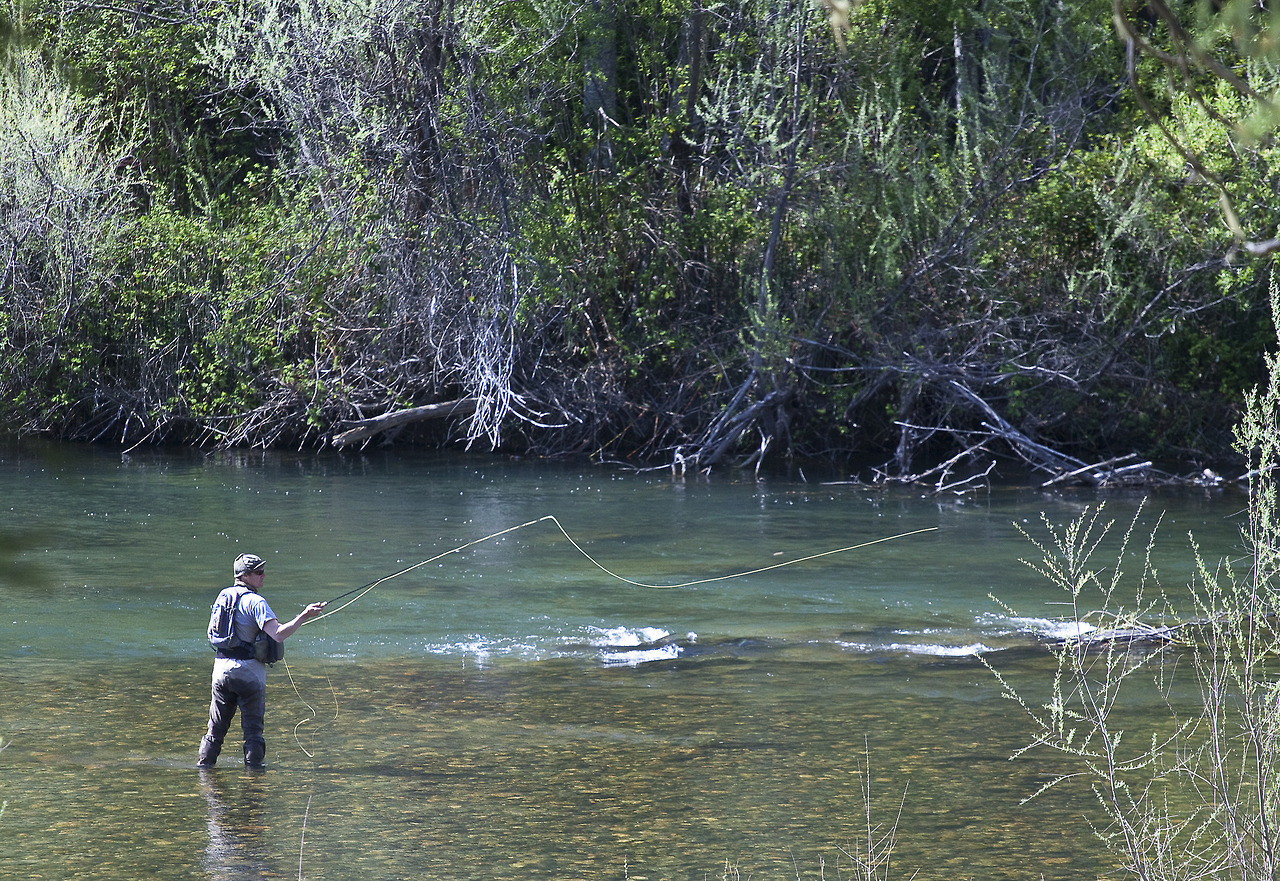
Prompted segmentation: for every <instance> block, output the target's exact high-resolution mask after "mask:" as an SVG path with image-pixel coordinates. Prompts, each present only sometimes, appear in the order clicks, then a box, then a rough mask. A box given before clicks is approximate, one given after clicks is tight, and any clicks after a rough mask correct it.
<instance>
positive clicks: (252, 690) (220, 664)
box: [197, 554, 325, 770]
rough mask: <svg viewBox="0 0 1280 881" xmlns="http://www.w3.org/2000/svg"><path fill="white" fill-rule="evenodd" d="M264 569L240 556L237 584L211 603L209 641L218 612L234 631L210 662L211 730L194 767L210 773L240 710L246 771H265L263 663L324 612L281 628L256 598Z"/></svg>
mask: <svg viewBox="0 0 1280 881" xmlns="http://www.w3.org/2000/svg"><path fill="white" fill-rule="evenodd" d="M266 569H267V564H266V562H265V561H264V560H263V559H262V558H261V557H259V556H256V555H254V554H241V555H240V556H238V557H236V560H235V563H234V564H233V566H232V572H233V573H234V574H235V577H236V581H235V584H233V585H231V586H230V587H227V588H224V589H223V590H222V592H221V593H219V594H218V599H217V601H216V602H215V603H214V606H213V613H214V614H213V616H211V621H210V627H209V633H210V642H211V643H212V642H213V640H214V635H215V629H216V627H215V624H216V622H215V621H214V620H213V619H215V618H216V617H217V615H218V611H219V609H220V608H224V609H227V610H229V612H230V614H229V616H228V621H227V623H229V624H231V626H232V627H233V628H234V639H232V640H230V641H229V643H228V640H225V639H224V640H222V642H221V643H220V644H222V647H221V648H215V650H216V652H217V655H216V658H217V659H216V660H215V661H214V662H213V701H212V702H211V703H210V704H209V729H208V731H207V732H206V733H205V735H204V739H203V740H201V741H200V757H199V760H198V762H199V763H198V765H197V767H200V768H212V767H213V766H214V765H215V764H217V761H218V753H220V752H221V751H222V739H223V738H224V737H226V734H227V729H228V728H230V727H231V718H232V716H234V715H235V712H236V708H237V707H238V708H239V710H240V728H241V730H242V731H243V732H244V764H245V767H246V768H252V769H255V770H256V769H261V768H265V767H266V758H267V742H266V739H265V738H264V737H263V734H262V729H263V720H264V717H265V716H266V711H267V663H270V662H271V661H274V660H276V659H277V658H279V657H281V654H282V649H281V648H280V644H281V643H283V642H284V641H285V640H286V639H288V638H289V637H290V636H292V635H293V634H294V633H295V632H296V631H297V630H298V628H299V627H301V626H302V624H303V622H305V621H309V620H310V619H312V618H314V617H315V616H317V615H319V614H320V611H321V610H322V609H323V608H324V607H325V604H324V603H312V604H311V605H309V606H307V607H306V608H305V609H303V610H302V611H301V612H300V613H298V616H297V617H296V618H294V619H293V620H292V621H290V622H289V623H287V624H281V623H280V622H279V621H277V620H276V613H275V612H273V611H271V606H270V605H268V604H267V601H266V600H265V599H263V598H262V596H261V595H260V593H259V592H260V591H261V590H262V581H263V579H264V578H265V577H266ZM268 637H269V641H268V640H267V638H268ZM255 646H256V648H257V651H256V652H255Z"/></svg>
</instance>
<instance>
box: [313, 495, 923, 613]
mask: <svg viewBox="0 0 1280 881" xmlns="http://www.w3.org/2000/svg"><path fill="white" fill-rule="evenodd" d="M546 521H550V522H552V523H554V524H555V526H556V528H557V529H559V530H560V534H561V535H563V536H564V537H565V538H566V539H567V540H568V541H569V544H571V545H573V547H574V549H575V550H576V551H577V552H578V553H580V554H581V555H582V556H584V557H586V558H587V560H589V561H590V562H591V564H592V565H594V566H595V567H596V568H597V569H599V570H600V571H601V572H604V573H605V574H606V575H608V576H609V577H610V578H614V579H616V580H618V581H621V582H623V583H624V584H630V585H632V586H634V587H643V588H647V589H650V590H675V589H677V588H681V587H693V586H695V585H699V584H711V583H712V582H716V581H729V580H730V579H733V578H746V577H747V576H748V575H759V574H760V573H761V572H771V571H773V570H774V569H782V568H784V567H787V566H795V565H798V564H800V563H807V562H809V561H810V560H817V559H820V558H822V557H830V556H834V555H835V554H843V553H847V552H849V551H856V550H859V549H861V548H868V547H871V546H872V545H878V544H884V543H885V542H890V541H896V540H898V539H900V538H908V537H909V536H913V535H920V534H922V533H925V532H937V531H938V527H936V526H927V527H924V528H923V529H912V530H910V531H908V532H900V533H898V534H897V535H888V536H884V537H882V538H874V539H870V540H869V541H864V542H859V543H858V544H853V545H849V546H847V547H842V548H833V549H831V550H828V551H821V552H819V553H816V554H808V555H807V556H804V557H796V558H795V559H793V560H784V561H782V562H780V563H771V564H770V565H768V566H760V567H757V568H755V569H747V570H744V571H741V572H731V573H729V574H727V575H715V576H712V577H710V578H696V579H694V580H692V581H682V582H680V583H679V584H648V583H646V582H643V581H636V580H634V579H632V578H627V577H626V576H625V575H619V574H618V573H617V572H614V571H613V570H612V569H610V568H609V567H608V566H605V565H604V564H603V563H601V562H600V561H599V560H597V559H596V558H595V557H593V556H591V554H589V553H587V551H586V549H585V548H583V547H582V545H580V544H578V542H577V541H576V540H575V539H574V537H573V536H571V535H570V534H569V532H568V531H567V530H566V529H565V528H564V526H563V525H562V524H561V523H560V521H559V520H557V519H556V517H555V515H554V514H547V515H545V516H543V517H539V518H537V519H536V520H530V521H528V522H526V523H520V524H517V525H515V526H509V527H507V528H506V529H500V530H498V531H497V532H494V533H491V534H489V535H486V536H484V537H483V538H477V539H474V540H472V541H469V542H467V543H466V544H461V545H458V546H457V547H456V548H450V549H449V550H447V551H444V552H442V553H439V554H436V555H435V556H434V557H429V558H427V559H425V560H422V561H421V562H418V563H414V564H413V565H412V566H406V567H405V568H403V569H401V570H399V571H398V572H392V573H391V574H390V575H384V576H382V577H381V578H379V579H377V580H376V581H371V582H369V583H368V584H365V585H362V586H360V587H357V588H354V589H352V590H349V591H347V592H346V593H343V594H339V595H338V596H336V597H334V598H333V599H331V600H329V602H330V603H333V602H337V601H338V600H341V599H345V598H346V597H351V599H349V600H347V601H346V602H345V603H343V604H342V605H341V606H339V607H338V608H336V609H334V610H333V611H330V612H325V613H324V614H323V615H317V616H316V617H315V618H312V619H310V620H309V621H304V622H303V625H304V626H305V625H306V624H310V623H311V622H312V621H322V620H324V619H325V618H328V617H329V616H330V615H336V614H337V613H338V612H341V611H342V610H343V609H345V608H347V607H348V606H350V605H351V604H352V603H354V602H356V601H357V600H360V599H362V598H363V597H364V596H365V595H367V594H368V593H369V592H370V591H372V590H373V589H374V588H376V587H378V586H379V585H382V584H385V583H386V582H388V581H390V580H391V579H393V578H399V577H400V576H401V575H407V574H408V573H410V572H412V571H414V570H415V569H421V568H422V567H423V566H426V565H429V564H431V563H434V562H436V561H437V560H442V559H444V558H445V557H447V556H449V555H450V554H459V553H462V552H463V551H465V550H466V549H467V548H471V547H474V546H476V545H478V544H483V543H484V542H487V541H492V540H493V539H495V538H501V537H502V536H504V535H507V534H509V533H512V532H515V531H517V530H520V529H524V528H526V527H529V526H535V525H537V524H539V523H543V522H546Z"/></svg>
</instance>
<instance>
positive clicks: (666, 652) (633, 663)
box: [600, 643, 680, 667]
mask: <svg viewBox="0 0 1280 881" xmlns="http://www.w3.org/2000/svg"><path fill="white" fill-rule="evenodd" d="M678 657H680V646H678V645H675V644H674V643H672V644H669V645H663V646H658V647H657V648H652V649H637V650H636V651H632V652H601V653H600V662H601V663H602V664H604V665H605V666H606V667H638V666H640V665H641V664H651V663H653V662H654V661H670V660H673V659H675V658H678Z"/></svg>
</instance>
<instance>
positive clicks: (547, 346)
mask: <svg viewBox="0 0 1280 881" xmlns="http://www.w3.org/2000/svg"><path fill="white" fill-rule="evenodd" d="M0 35H2V36H3V40H2V41H0V45H4V46H5V47H6V48H5V56H4V62H5V63H4V65H3V71H2V72H0V116H2V117H3V118H2V119H0V206H3V207H2V208H0V233H2V235H0V243H2V245H3V248H4V265H3V275H2V276H0V298H2V299H3V309H0V346H2V347H3V352H4V357H3V359H0V407H2V408H3V413H2V414H0V416H2V417H3V419H4V421H5V423H6V424H7V425H8V426H10V427H11V428H13V429H15V430H17V431H19V432H21V433H41V434H46V435H50V436H54V437H60V438H67V439H79V440H92V441H98V442H110V443H113V444H122V445H126V446H132V445H134V444H143V443H190V444H200V445H210V446H244V445H253V446H261V447H290V448H299V449H304V448H320V447H324V446H329V445H338V446H346V447H359V446H361V445H368V444H385V443H449V444H468V443H470V444H478V445H480V446H481V447H483V448H496V449H502V450H508V451H513V452H520V453H525V454H537V455H553V456H582V457H591V458H595V459H598V460H604V461H618V462H626V463H631V464H634V465H636V466H671V467H675V468H677V469H680V470H689V471H695V470H697V471H700V470H705V469H708V468H718V467H729V466H734V465H736V466H746V467H759V466H760V465H761V464H767V463H770V462H775V461H782V460H786V459H788V458H800V459H815V458H816V459H821V460H825V461H828V462H831V463H837V464H841V463H852V462H863V463H865V462H870V463H873V464H874V466H875V467H874V468H873V469H871V470H870V471H868V472H864V473H866V474H869V475H871V476H873V477H874V479H878V480H884V481H900V480H923V481H935V482H938V483H940V484H941V483H942V482H945V481H947V480H950V479H952V476H953V475H954V476H955V477H956V479H963V475H966V474H968V475H972V474H982V473H985V469H989V468H990V467H991V465H990V463H991V462H993V461H996V460H1005V459H1009V460H1015V461H1019V462H1021V463H1023V464H1030V465H1031V466H1032V467H1033V468H1034V469H1036V470H1037V471H1039V472H1041V473H1043V474H1044V475H1045V477H1046V479H1051V480H1052V479H1059V480H1076V479H1081V480H1091V481H1105V480H1126V479H1134V480H1144V479H1150V478H1151V476H1152V474H1154V473H1156V472H1155V471H1154V469H1153V466H1151V465H1150V463H1151V462H1173V463H1177V465H1178V467H1179V468H1181V469H1184V471H1185V472H1186V473H1194V474H1201V473H1203V469H1204V468H1217V469H1224V468H1226V469H1229V468H1230V467H1232V466H1231V463H1232V461H1233V459H1232V456H1233V454H1232V452H1231V426H1232V425H1234V424H1236V422H1237V421H1238V419H1239V415H1240V408H1241V401H1242V398H1243V392H1244V391H1245V390H1246V389H1248V388H1251V387H1252V386H1254V385H1255V384H1256V383H1257V382H1259V380H1261V379H1263V378H1264V377H1265V375H1266V371H1265V364H1264V360H1263V353H1264V351H1265V350H1267V349H1268V348H1274V341H1275V333H1274V328H1273V326H1272V321H1271V313H1270V301H1269V288H1270V284H1271V269H1270V263H1269V261H1268V259H1267V255H1268V254H1269V253H1270V251H1271V250H1272V249H1273V247H1274V243H1273V242H1271V241H1268V240H1267V239H1268V237H1269V236H1271V235H1273V234H1274V232H1275V227H1276V222H1275V219H1274V217H1273V214H1274V193H1275V192H1276V190H1277V184H1278V183H1280V180H1278V179H1277V173H1276V170H1275V168H1274V167H1273V166H1274V163H1273V158H1274V156H1275V150H1276V148H1275V145H1274V143H1273V139H1272V138H1271V137H1270V135H1271V133H1272V132H1273V131H1274V128H1275V124H1276V120H1275V118H1274V116H1273V115H1272V113H1271V108H1270V104H1269V102H1268V101H1267V100H1266V99H1265V98H1264V97H1262V96H1264V95H1267V94H1269V93H1270V90H1271V89H1273V88H1274V87H1275V85H1276V84H1277V70H1276V66H1275V64H1274V62H1273V59H1272V56H1273V55H1274V52H1273V51H1272V50H1271V48H1270V47H1271V45H1272V40H1271V37H1270V31H1269V29H1268V21H1267V20H1265V19H1264V18H1263V14H1262V13H1260V12H1257V11H1256V10H1251V8H1250V5H1249V4H1243V3H1225V4H1217V5H1216V6H1214V7H1213V8H1208V7H1205V5H1204V4H1198V3H1178V4H1171V5H1169V4H1165V3H1162V2H1151V3H1126V2H1120V0H1116V2H1115V3H1114V4H1113V2H1112V0H1080V2H1072V3H1060V2H1057V0H979V2H976V3H974V2H960V0H953V2H947V0H942V2H939V0H893V2H889V0H865V2H862V3H860V4H853V5H850V4H848V3H844V2H836V0H831V2H830V3H828V4H826V5H823V4H816V5H815V3H814V2H812V0H744V2H741V3H733V4H726V5H718V4H701V3H698V2H694V0H547V2H544V3H536V4H535V3H506V4H484V3H477V4H465V3H464V4H454V3H446V2H444V0H361V2H356V0H325V2H318V0H302V2H290V3H281V2H277V0H237V2H230V0H147V2H142V0H130V2H126V3H124V4H111V5H103V4H98V3H88V2H82V0H70V2H63V3H56V4H55V3H51V2H48V0H0ZM1098 463H1103V464H1101V465H1099V464H1098ZM1084 466H1095V467H1091V468H1089V467H1084ZM1236 467H1240V466H1236Z"/></svg>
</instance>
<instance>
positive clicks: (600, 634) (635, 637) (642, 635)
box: [587, 627, 671, 648]
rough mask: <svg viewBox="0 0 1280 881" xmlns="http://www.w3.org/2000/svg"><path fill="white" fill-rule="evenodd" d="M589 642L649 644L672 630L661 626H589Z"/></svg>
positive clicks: (598, 644)
mask: <svg viewBox="0 0 1280 881" xmlns="http://www.w3.org/2000/svg"><path fill="white" fill-rule="evenodd" d="M587 631H588V633H589V634H590V635H589V636H588V638H587V642H588V643H589V644H590V645H596V646H602V647H611V646H616V647H619V648H626V647H628V646H641V645H647V644H649V643H651V642H657V641H658V640H660V639H663V638H665V637H668V636H670V635H671V632H670V631H668V630H663V629H662V628H661V627H636V628H631V627H609V628H603V627H589V628H587Z"/></svg>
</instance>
